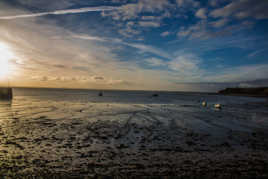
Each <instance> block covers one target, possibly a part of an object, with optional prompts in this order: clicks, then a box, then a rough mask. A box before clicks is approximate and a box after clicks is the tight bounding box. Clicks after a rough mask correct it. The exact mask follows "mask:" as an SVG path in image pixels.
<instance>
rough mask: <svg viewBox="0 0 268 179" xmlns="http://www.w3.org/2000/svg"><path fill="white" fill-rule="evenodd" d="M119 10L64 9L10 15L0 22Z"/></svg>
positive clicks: (101, 8) (104, 8) (93, 8)
mask: <svg viewBox="0 0 268 179" xmlns="http://www.w3.org/2000/svg"><path fill="white" fill-rule="evenodd" d="M119 8H120V7H113V6H100V7H86V8H79V9H66V10H57V11H51V12H41V13H31V14H22V15H12V16H1V17H0V20H12V19H20V18H31V17H40V16H46V15H63V14H77V13H86V12H96V11H112V10H116V9H119Z"/></svg>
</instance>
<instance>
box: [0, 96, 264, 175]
mask: <svg viewBox="0 0 268 179" xmlns="http://www.w3.org/2000/svg"><path fill="white" fill-rule="evenodd" d="M26 106H27V107H26ZM262 106H263V105H262V104H259V103H255V104H244V106H242V107H241V106H232V108H229V107H228V106H225V107H223V109H222V110H216V109H213V108H212V107H207V108H202V107H200V104H199V103H198V102H196V103H195V104H187V105H180V104H118V103H94V102H87V103H83V102H72V103H69V102H65V101H61V102H60V101H46V102H40V101H38V100H34V99H31V100H23V101H22V100H21V99H15V100H13V102H12V104H8V103H2V104H1V111H2V112H1V113H0V114H1V116H0V118H1V121H0V143H1V145H0V158H1V162H0V171H1V172H0V177H6V176H10V177H12V178H18V177H34V176H37V177H41V176H42V177H45V178H47V177H58V178H72V177H74V178H75V177H78V178H80V177H96V176H111V175H112V176H118V177H119V178H120V177H121V178H126V177H127V178H135V177H136V176H147V177H161V176H169V177H171V176H174V177H177V178H180V177H191V178H202V177H203V178H228V177H229V178H230V177H233V178H252V177H255V178H266V177H268V110H267V111H265V107H262ZM266 108H267V107H266ZM239 109H240V110H241V109H245V111H246V112H245V111H241V112H239ZM3 111H5V112H3Z"/></svg>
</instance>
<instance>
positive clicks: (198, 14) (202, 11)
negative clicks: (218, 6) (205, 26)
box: [195, 8, 207, 19]
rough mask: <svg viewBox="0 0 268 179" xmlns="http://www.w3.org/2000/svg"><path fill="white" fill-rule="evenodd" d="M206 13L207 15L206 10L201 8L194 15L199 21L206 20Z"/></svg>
mask: <svg viewBox="0 0 268 179" xmlns="http://www.w3.org/2000/svg"><path fill="white" fill-rule="evenodd" d="M206 13H207V10H206V8H201V9H199V10H198V11H197V12H196V13H195V16H196V17H198V18H200V19H206V18H207V15H206Z"/></svg>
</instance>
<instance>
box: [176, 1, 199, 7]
mask: <svg viewBox="0 0 268 179" xmlns="http://www.w3.org/2000/svg"><path fill="white" fill-rule="evenodd" d="M176 2H177V5H178V6H179V7H195V8H196V7H199V6H200V3H199V2H198V1H195V0H176Z"/></svg>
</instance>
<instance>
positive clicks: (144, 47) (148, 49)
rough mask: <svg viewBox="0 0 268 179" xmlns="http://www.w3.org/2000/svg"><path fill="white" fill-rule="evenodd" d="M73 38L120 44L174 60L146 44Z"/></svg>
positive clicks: (84, 37)
mask: <svg viewBox="0 0 268 179" xmlns="http://www.w3.org/2000/svg"><path fill="white" fill-rule="evenodd" d="M73 37H74V38H79V39H83V40H97V41H101V42H110V43H118V44H121V45H126V46H129V47H133V48H136V49H139V50H140V51H142V52H147V53H152V54H154V55H158V56H160V57H163V58H168V59H172V56H171V55H169V54H168V53H166V52H165V51H163V50H161V49H159V48H156V47H153V46H150V45H145V44H141V43H129V42H124V41H123V40H121V39H116V38H100V37H92V36H87V35H73Z"/></svg>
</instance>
